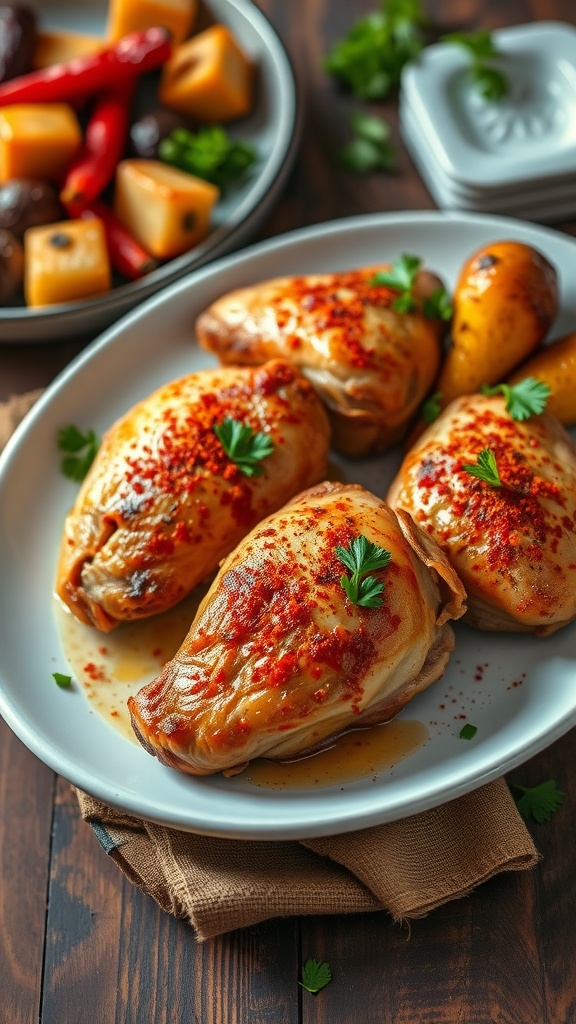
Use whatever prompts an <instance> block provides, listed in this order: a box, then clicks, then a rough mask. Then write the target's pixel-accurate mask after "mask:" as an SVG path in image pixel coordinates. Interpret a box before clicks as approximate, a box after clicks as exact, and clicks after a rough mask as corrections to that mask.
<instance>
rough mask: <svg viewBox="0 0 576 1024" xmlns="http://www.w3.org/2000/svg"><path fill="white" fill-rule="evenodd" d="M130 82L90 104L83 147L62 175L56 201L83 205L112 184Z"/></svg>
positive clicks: (124, 128)
mask: <svg viewBox="0 0 576 1024" xmlns="http://www.w3.org/2000/svg"><path fill="white" fill-rule="evenodd" d="M133 92H134V82H127V83H125V84H124V85H123V86H122V87H121V88H120V89H115V90H114V91H113V92H112V91H109V92H106V93H102V95H101V96H99V97H97V99H96V100H95V102H94V107H93V110H92V114H91V116H90V119H89V121H88V124H87V126H86V132H85V135H84V145H83V146H82V149H81V150H80V152H79V154H78V156H77V157H76V159H75V160H74V161H73V163H72V164H71V166H70V167H69V168H68V170H67V172H66V177H65V179H64V184H63V186H62V191H61V193H60V199H61V200H62V202H63V203H76V204H78V205H82V206H84V205H85V204H86V203H89V202H90V200H91V199H96V197H97V196H99V195H100V193H101V192H103V191H104V189H105V188H106V186H107V185H108V184H109V183H110V182H111V181H112V178H113V177H114V172H115V170H116V165H117V164H118V161H119V160H120V158H121V156H122V153H123V151H124V144H125V140H126V133H127V130H128V120H129V114H130V103H131V100H132V94H133Z"/></svg>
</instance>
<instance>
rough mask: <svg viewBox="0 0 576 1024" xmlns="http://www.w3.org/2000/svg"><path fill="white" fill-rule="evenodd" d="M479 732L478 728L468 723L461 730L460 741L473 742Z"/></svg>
mask: <svg viewBox="0 0 576 1024" xmlns="http://www.w3.org/2000/svg"><path fill="white" fill-rule="evenodd" d="M477 732H478V728H477V726H475V725H471V723H470V722H466V725H463V726H462V728H461V729H460V739H461V740H473V739H474V737H475V735H476V733H477Z"/></svg>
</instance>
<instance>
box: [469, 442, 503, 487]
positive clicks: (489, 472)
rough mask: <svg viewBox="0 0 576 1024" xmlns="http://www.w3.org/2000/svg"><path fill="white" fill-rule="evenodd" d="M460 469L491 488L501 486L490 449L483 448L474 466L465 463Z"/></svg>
mask: <svg viewBox="0 0 576 1024" xmlns="http://www.w3.org/2000/svg"><path fill="white" fill-rule="evenodd" d="M462 469H463V470H464V472H465V473H469V474H470V476H477V477H478V479H479V480H484V482H485V483H487V484H490V486H491V487H501V486H502V481H501V479H500V474H499V472H498V465H497V463H496V456H495V455H494V452H493V451H492V449H491V448H483V449H482V451H481V452H480V455H479V456H478V460H477V462H476V463H474V464H470V463H467V464H466V465H464V466H462Z"/></svg>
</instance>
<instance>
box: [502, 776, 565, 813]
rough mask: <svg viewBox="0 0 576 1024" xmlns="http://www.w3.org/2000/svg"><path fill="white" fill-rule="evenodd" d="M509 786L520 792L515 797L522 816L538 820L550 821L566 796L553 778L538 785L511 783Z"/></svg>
mask: <svg viewBox="0 0 576 1024" xmlns="http://www.w3.org/2000/svg"><path fill="white" fill-rule="evenodd" d="M511 788H512V789H515V790H517V791H518V792H519V793H521V794H522V796H520V797H516V798H515V799H516V806H517V808H518V810H519V811H520V814H521V815H522V817H523V818H533V819H534V821H538V822H543V821H550V818H551V817H552V815H553V814H554V813H555V811H557V810H558V808H559V807H560V804H561V803H562V801H563V800H564V797H565V796H566V794H565V793H563V792H562V790H560V789H558V786H557V785H556V783H555V782H554V781H553V780H550V781H549V782H541V783H540V784H539V785H538V786H517V785H516V783H511Z"/></svg>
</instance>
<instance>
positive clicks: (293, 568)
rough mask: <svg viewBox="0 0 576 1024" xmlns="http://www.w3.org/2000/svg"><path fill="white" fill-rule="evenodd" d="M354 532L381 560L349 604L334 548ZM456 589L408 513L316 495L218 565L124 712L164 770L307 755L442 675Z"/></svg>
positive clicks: (325, 489)
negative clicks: (365, 603) (364, 596)
mask: <svg viewBox="0 0 576 1024" xmlns="http://www.w3.org/2000/svg"><path fill="white" fill-rule="evenodd" d="M360 534H363V535H364V536H365V537H366V538H367V540H369V541H372V542H374V543H376V544H378V545H380V546H381V547H384V548H386V549H387V550H388V551H390V552H391V555H392V558H391V561H390V563H389V565H388V566H387V567H386V568H384V569H380V570H377V571H375V572H374V574H373V575H374V576H376V577H377V578H378V579H380V580H381V581H382V582H383V583H384V584H385V591H384V595H383V598H384V600H383V604H382V605H381V606H380V607H378V608H362V607H359V606H358V605H355V604H352V603H351V602H350V601H349V600H348V598H347V596H346V593H345V591H344V589H343V587H342V586H341V583H340V579H341V576H342V574H343V573H344V571H345V570H344V567H343V565H342V563H341V562H340V561H339V560H338V558H337V556H336V553H335V548H336V547H337V546H338V545H341V546H343V547H347V546H348V545H349V544H350V542H351V541H352V540H353V538H355V537H357V536H358V535H360ZM464 596H465V595H464V591H463V588H462V586H461V584H460V581H459V580H458V578H457V576H456V574H455V573H454V571H453V570H452V568H451V567H450V565H449V563H448V561H447V560H446V559H445V557H444V556H443V555H442V552H441V551H440V549H439V548H438V547H437V545H436V544H434V542H433V541H431V540H430V538H429V537H428V536H427V535H426V534H424V533H422V532H421V531H420V530H419V529H418V527H417V526H415V524H414V523H413V522H412V520H411V518H410V516H409V515H407V514H406V513H404V512H400V513H399V514H398V516H396V514H395V513H394V512H392V511H391V510H390V509H389V508H387V506H386V505H385V504H384V502H383V501H381V500H380V499H378V498H376V497H375V496H374V495H373V494H371V493H369V492H368V491H366V490H364V488H362V487H360V486H359V485H356V484H336V483H323V484H320V485H319V486H318V487H316V488H311V489H310V490H307V491H305V492H304V493H303V494H300V495H299V496H298V497H296V498H294V500H293V501H291V502H290V503H289V504H288V505H286V506H284V508H283V509H281V510H280V511H279V512H276V513H274V514H273V515H271V516H269V517H268V519H266V520H264V521H263V522H262V523H260V524H259V525H258V526H257V527H256V528H255V529H254V530H253V531H252V532H251V533H250V534H249V535H248V536H247V537H246V538H245V539H244V540H243V541H242V542H241V543H240V545H239V546H238V547H237V548H236V550H235V551H234V552H233V553H232V554H231V555H229V557H228V558H227V559H226V561H225V562H224V564H223V565H222V567H221V569H220V572H219V573H218V576H217V577H216V579H215V580H214V582H213V584H212V587H211V588H210V590H209V592H208V594H207V595H206V597H205V598H204V601H203V602H202V604H201V605H200V608H199V609H198V613H197V615H196V618H195V619H194V622H193V623H192V626H191V627H190V631H189V633H188V635H187V637H186V639H185V640H184V642H183V644H182V646H181V648H180V650H179V651H178V652H177V654H176V656H175V657H174V658H173V660H172V661H170V662H168V664H167V665H166V666H165V668H164V670H163V671H162V673H161V675H160V676H159V677H158V678H157V679H156V680H154V681H153V682H151V683H149V684H148V685H147V686H145V687H143V688H142V689H141V690H140V691H139V693H138V694H137V695H136V696H135V697H131V698H130V699H129V701H128V705H129V708H130V712H131V716H132V724H133V727H134V730H135V732H136V734H137V736H138V738H139V739H140V741H141V743H142V744H143V745H144V747H145V748H146V749H147V750H148V751H149V752H150V753H151V754H155V755H156V757H158V759H159V760H160V761H162V762H163V763H164V764H167V765H170V766H172V767H175V768H179V769H181V770H182V771H184V772H188V773H189V774H192V775H209V774H211V773H213V772H217V771H220V770H225V771H228V772H233V771H234V770H240V768H241V766H243V765H245V764H246V763H247V762H249V761H250V760H252V759H253V758H256V757H267V758H272V759H276V760H282V759H286V758H294V757H297V756H301V755H303V754H306V753H311V752H312V751H314V750H316V749H317V748H319V747H321V746H322V745H324V744H325V743H326V741H327V739H328V738H330V737H334V736H336V735H337V734H339V733H341V732H343V731H345V730H347V729H350V728H352V727H355V726H360V725H362V726H363V725H373V724H376V723H378V722H382V721H385V720H387V719H389V718H391V717H392V716H393V715H395V714H396V713H397V712H398V711H399V710H400V709H401V708H402V707H403V706H404V705H405V704H406V703H407V702H408V701H409V700H410V699H411V698H412V697H414V696H415V694H417V693H418V692H419V691H420V690H423V689H424V688H425V687H427V686H429V685H430V684H431V683H432V682H434V681H435V680H436V679H438V678H439V676H440V675H442V672H443V671H444V668H445V665H446V662H447V660H448V657H449V654H450V651H451V650H452V648H453V641H454V634H453V632H452V629H451V627H450V625H449V623H448V620H449V619H450V618H458V617H459V616H460V615H461V614H462V612H463V610H464V606H463V600H464Z"/></svg>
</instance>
